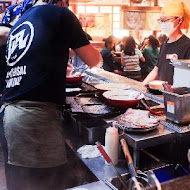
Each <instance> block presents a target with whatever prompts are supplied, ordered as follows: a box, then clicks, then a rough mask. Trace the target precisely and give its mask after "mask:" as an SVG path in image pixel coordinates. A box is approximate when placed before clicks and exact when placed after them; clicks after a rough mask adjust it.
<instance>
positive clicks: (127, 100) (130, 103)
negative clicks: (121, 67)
mask: <svg viewBox="0 0 190 190" xmlns="http://www.w3.org/2000/svg"><path fill="white" fill-rule="evenodd" d="M102 95H103V97H104V98H105V99H106V101H107V103H108V104H109V105H110V106H113V107H117V108H124V109H125V108H129V107H134V106H136V105H137V103H138V102H139V100H140V99H142V98H143V97H144V95H143V94H141V95H140V96H138V95H139V92H137V91H134V90H111V91H106V92H104V93H103V94H102ZM137 96H138V98H136V97H137Z"/></svg>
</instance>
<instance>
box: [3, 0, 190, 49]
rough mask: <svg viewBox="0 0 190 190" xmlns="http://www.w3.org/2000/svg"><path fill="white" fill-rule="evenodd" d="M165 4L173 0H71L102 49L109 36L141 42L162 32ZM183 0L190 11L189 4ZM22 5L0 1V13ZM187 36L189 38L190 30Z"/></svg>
mask: <svg viewBox="0 0 190 190" xmlns="http://www.w3.org/2000/svg"><path fill="white" fill-rule="evenodd" d="M166 1H172V0H69V9H70V10H71V11H73V12H74V13H75V15H76V16H77V17H78V18H79V20H80V21H81V24H82V26H83V29H84V30H85V31H86V32H87V33H89V34H90V35H91V37H92V38H93V41H96V42H99V45H100V46H102V45H103V44H104V43H103V41H102V39H103V38H106V37H108V36H109V35H114V36H115V37H116V38H117V39H118V40H120V39H121V38H122V37H123V36H128V35H132V36H133V37H134V38H135V40H136V42H137V43H139V42H141V41H142V40H143V39H144V37H147V36H149V35H150V34H154V35H155V36H158V35H159V34H160V33H161V31H160V26H159V24H158V22H157V19H158V18H159V16H160V10H161V7H162V6H163V4H164V3H165V2H166ZM183 1H184V2H185V3H186V5H187V6H188V7H189V9H190V1H189V0H183ZM20 2H22V0H6V1H4V0H0V13H2V14H3V12H4V10H5V8H6V7H7V6H9V5H11V4H15V3H20ZM2 14H0V19H1V17H2ZM184 32H185V31H184ZM187 36H189V37H190V31H189V32H188V33H187ZM97 47H98V46H97ZM99 48H101V47H99Z"/></svg>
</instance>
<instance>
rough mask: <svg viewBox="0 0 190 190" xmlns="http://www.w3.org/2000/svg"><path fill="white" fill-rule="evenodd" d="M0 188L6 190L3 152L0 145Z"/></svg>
mask: <svg viewBox="0 0 190 190" xmlns="http://www.w3.org/2000/svg"><path fill="white" fill-rule="evenodd" d="M0 190H7V188H6V180H5V172H4V161H3V153H2V150H1V146H0Z"/></svg>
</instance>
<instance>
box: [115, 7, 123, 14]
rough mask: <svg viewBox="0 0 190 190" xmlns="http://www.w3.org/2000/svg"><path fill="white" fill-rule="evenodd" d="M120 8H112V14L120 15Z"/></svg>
mask: <svg viewBox="0 0 190 190" xmlns="http://www.w3.org/2000/svg"><path fill="white" fill-rule="evenodd" d="M120 10H121V9H120V7H114V8H113V13H120Z"/></svg>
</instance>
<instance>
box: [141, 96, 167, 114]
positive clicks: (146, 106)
mask: <svg viewBox="0 0 190 190" xmlns="http://www.w3.org/2000/svg"><path fill="white" fill-rule="evenodd" d="M139 102H140V103H141V104H142V105H143V106H144V108H145V109H146V110H148V111H149V112H150V113H151V114H152V115H156V116H162V115H164V112H155V111H153V110H151V108H150V107H149V106H148V104H147V102H146V100H145V99H144V98H142V99H140V100H139Z"/></svg>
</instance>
